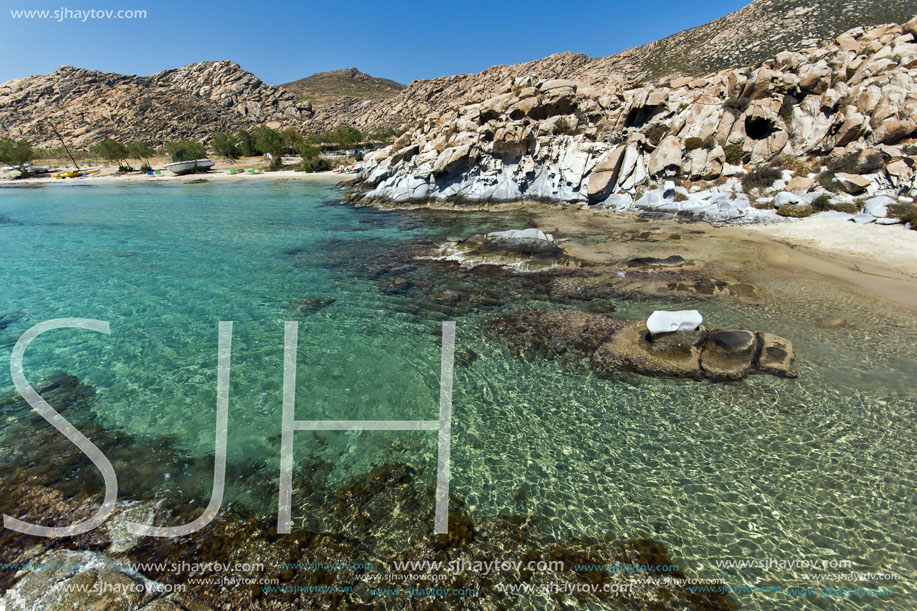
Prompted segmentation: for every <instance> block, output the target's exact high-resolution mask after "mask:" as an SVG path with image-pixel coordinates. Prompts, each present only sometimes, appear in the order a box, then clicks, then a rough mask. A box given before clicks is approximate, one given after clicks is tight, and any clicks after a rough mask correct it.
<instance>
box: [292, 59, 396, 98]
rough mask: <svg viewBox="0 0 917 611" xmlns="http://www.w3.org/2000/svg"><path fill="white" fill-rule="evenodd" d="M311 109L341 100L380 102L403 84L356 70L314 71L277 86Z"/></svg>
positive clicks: (393, 94)
mask: <svg viewBox="0 0 917 611" xmlns="http://www.w3.org/2000/svg"><path fill="white" fill-rule="evenodd" d="M280 87H281V88H283V89H286V90H288V91H291V92H293V93H295V94H296V95H298V96H299V97H300V98H302V99H303V100H305V101H307V102H311V103H312V104H313V105H314V106H318V105H320V104H327V103H328V102H336V101H337V100H341V99H343V98H352V99H354V100H381V99H385V98H390V97H392V96H395V95H397V94H398V92H399V91H401V90H402V89H404V88H405V85H402V84H401V83H396V82H395V81H392V80H389V79H384V78H377V77H375V76H370V75H368V74H365V73H363V72H360V71H359V70H357V69H356V68H348V69H346V70H332V71H330V72H318V73H316V74H313V75H312V76H309V77H306V78H304V79H299V80H298V81H293V82H291V83H284V84H283V85H280Z"/></svg>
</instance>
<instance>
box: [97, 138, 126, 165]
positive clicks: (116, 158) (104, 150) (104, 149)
mask: <svg viewBox="0 0 917 611" xmlns="http://www.w3.org/2000/svg"><path fill="white" fill-rule="evenodd" d="M92 150H93V152H94V153H95V154H96V155H98V156H99V157H101V158H102V159H104V160H106V161H111V162H114V163H117V164H118V171H119V172H126V171H128V166H127V164H126V163H125V160H126V159H127V155H128V153H127V147H126V146H124V145H123V144H121V143H120V142H118V141H117V140H112V139H111V138H106V139H105V140H102V141H101V142H99V143H98V144H96V145H95V146H94V147H93V149H92Z"/></svg>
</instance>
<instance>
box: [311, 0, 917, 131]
mask: <svg viewBox="0 0 917 611" xmlns="http://www.w3.org/2000/svg"><path fill="white" fill-rule="evenodd" d="M915 13H917V1H915V0H883V1H882V2H873V1H872V0H755V1H754V2H752V3H751V4H749V5H748V6H745V7H743V8H741V9H739V10H738V11H736V12H734V13H730V14H729V15H726V16H724V17H721V18H720V19H717V20H716V21H713V22H711V23H708V24H705V25H702V26H699V27H696V28H692V29H690V30H685V31H682V32H679V33H677V34H674V35H672V36H668V37H666V38H663V39H661V40H658V41H654V42H651V43H649V44H646V45H643V46H640V47H635V48H632V49H628V50H626V51H622V52H621V53H618V54H616V55H612V56H609V57H600V58H591V57H588V56H586V55H582V54H575V53H559V54H556V55H551V56H549V57H546V58H544V59H540V60H537V61H532V62H527V63H523V64H514V65H509V66H495V67H493V68H489V69H487V70H484V71H483V72H480V73H478V74H460V75H456V76H446V77H441V78H436V79H430V80H422V81H414V82H412V83H411V84H410V85H409V86H408V87H407V89H405V90H404V91H402V92H401V94H400V95H398V96H395V97H394V98H392V99H390V100H386V101H384V102H380V101H374V102H364V103H355V101H350V103H348V104H339V105H337V106H334V107H327V108H318V109H317V112H316V116H315V120H314V123H315V124H317V125H320V126H322V127H329V126H331V125H334V124H337V123H347V124H351V125H356V126H359V127H369V126H373V127H377V126H381V125H388V126H392V127H398V126H401V125H407V126H411V125H412V124H415V123H416V122H417V121H418V120H421V119H423V118H425V117H426V116H427V115H429V114H430V113H434V112H435V113H439V112H442V111H444V110H446V109H448V108H450V107H457V106H461V105H463V104H468V103H472V102H480V101H482V100H485V99H487V98H490V97H492V96H493V95H495V94H496V93H499V92H500V91H502V90H504V89H505V88H506V87H507V83H509V82H511V81H513V80H514V79H517V78H519V77H523V76H527V75H528V74H535V75H537V77H536V78H537V79H552V78H566V79H571V80H574V81H576V82H577V83H579V84H580V85H586V86H591V87H607V86H609V85H617V86H621V85H627V86H635V85H637V84H639V83H643V82H647V84H648V82H649V81H658V80H659V79H664V78H668V77H673V76H703V75H707V74H710V73H713V72H716V71H720V70H724V69H726V68H736V67H740V66H748V65H755V64H758V63H759V62H761V61H763V60H765V59H767V58H768V57H771V56H773V55H775V54H777V53H779V52H781V51H785V50H787V49H801V48H806V47H813V46H819V45H826V44H829V43H830V42H831V41H832V40H833V39H834V38H835V37H836V36H837V35H838V34H840V33H841V32H844V31H846V30H848V29H851V28H854V27H857V26H864V27H868V26H872V25H878V24H884V23H903V22H904V21H907V20H908V19H910V17H911V16H912V15H914V14H915Z"/></svg>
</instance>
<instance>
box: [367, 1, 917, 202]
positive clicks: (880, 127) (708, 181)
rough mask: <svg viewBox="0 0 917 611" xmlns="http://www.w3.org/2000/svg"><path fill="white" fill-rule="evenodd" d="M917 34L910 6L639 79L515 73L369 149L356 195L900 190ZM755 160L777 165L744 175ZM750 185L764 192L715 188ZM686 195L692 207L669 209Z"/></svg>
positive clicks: (906, 166) (808, 196) (625, 196)
mask: <svg viewBox="0 0 917 611" xmlns="http://www.w3.org/2000/svg"><path fill="white" fill-rule="evenodd" d="M915 34H917V18H915V19H914V20H911V21H909V22H907V23H905V24H903V25H897V24H891V25H884V26H878V27H872V28H863V27H859V28H855V29H853V30H849V31H847V32H845V33H843V34H841V35H840V36H838V37H837V38H836V40H835V41H834V43H833V44H831V45H828V46H824V47H812V48H807V49H802V50H799V51H786V52H782V53H778V54H777V55H776V56H774V57H772V58H770V59H767V60H765V61H764V62H762V63H761V64H760V65H757V66H751V67H746V68H743V69H729V70H722V71H719V72H715V73H711V74H708V75H705V76H702V77H696V78H689V77H684V78H674V79H670V80H668V81H666V82H665V83H659V84H652V85H644V86H639V87H635V88H630V89H623V88H621V87H620V86H619V85H618V84H617V82H609V84H608V85H607V86H605V87H602V86H598V85H595V84H594V83H593V84H592V85H590V86H584V85H583V84H582V83H580V82H577V81H573V80H564V79H554V78H552V79H545V80H540V79H539V78H538V77H537V75H535V74H532V75H530V76H529V77H517V78H514V79H512V80H511V81H510V82H507V83H506V84H505V86H504V90H503V92H502V93H499V94H498V95H496V96H493V97H490V98H488V99H486V100H481V101H478V102H475V103H467V104H465V105H463V106H460V107H455V108H452V109H450V110H447V111H445V112H442V113H439V114H434V115H432V116H429V117H427V118H426V119H425V120H424V121H423V122H422V123H421V124H420V125H419V126H417V127H416V128H415V129H413V130H411V131H408V132H405V133H404V134H403V135H401V136H400V137H399V138H398V139H397V140H396V141H395V142H394V143H393V144H392V145H391V146H389V147H386V148H384V149H381V150H380V151H378V152H376V153H374V154H372V155H371V156H368V160H367V163H366V164H365V166H364V170H363V173H362V176H361V180H362V189H363V192H362V193H361V194H359V195H358V196H357V198H358V199H361V200H363V201H370V202H371V201H376V200H389V201H396V202H397V201H419V200H431V199H432V200H445V199H450V200H470V201H506V200H515V199H523V198H540V199H549V200H553V201H564V202H571V203H581V204H588V205H599V206H607V207H616V208H620V207H621V206H622V205H627V204H628V202H633V201H635V200H636V201H639V199H640V197H641V196H643V195H644V194H645V192H646V191H647V190H649V189H651V188H652V187H663V183H664V181H665V180H673V181H676V182H678V183H685V182H692V183H696V184H694V185H692V188H693V189H694V191H691V190H690V189H686V191H685V193H684V194H680V195H679V194H675V192H674V191H673V189H669V191H672V197H671V199H672V200H677V201H678V203H681V201H683V200H687V199H692V198H693V199H695V200H697V199H705V202H704V205H709V204H711V203H713V204H719V203H721V202H722V201H724V200H729V201H730V202H731V203H730V204H729V206H727V207H729V208H734V209H741V210H742V214H741V215H737V214H734V213H733V214H732V216H746V215H747V214H746V213H747V212H748V211H749V210H753V209H756V208H769V209H770V212H769V214H770V215H771V216H773V215H774V214H775V213H774V210H775V209H776V207H775V206H774V205H768V204H773V198H771V199H770V200H768V199H767V196H768V194H773V193H779V192H786V193H787V194H788V196H789V195H792V196H794V197H795V198H797V200H796V201H795V202H794V203H800V202H802V203H806V202H808V201H810V200H812V199H815V198H816V197H817V196H818V195H820V194H823V193H824V194H827V195H828V197H829V198H831V199H832V200H834V201H835V202H840V203H847V202H852V201H853V200H854V198H855V197H856V196H858V195H861V194H869V195H873V194H876V193H887V194H893V195H896V196H904V197H907V195H908V193H910V192H911V190H912V189H914V187H915V186H917V185H915V184H914V168H915V159H914V154H915V153H917V150H915V149H917V147H913V146H908V145H907V143H906V141H907V140H908V139H910V138H911V137H912V136H914V135H915V133H917V41H915ZM758 167H768V168H770V167H774V169H775V170H776V171H777V173H776V174H767V173H759V175H755V176H752V177H750V178H751V179H753V180H749V176H748V175H749V169H750V168H758ZM674 186H676V185H673V187H674ZM699 190H703V191H704V194H703V195H704V196H705V197H701V196H696V195H695V194H696V192H697V191H699ZM743 190H744V191H745V192H747V193H748V194H749V195H751V196H753V197H755V198H760V199H761V200H763V201H758V200H757V199H756V200H755V201H752V200H751V199H745V200H744V201H743V200H741V199H740V200H738V201H736V199H735V197H733V196H721V194H723V193H730V194H735V193H737V192H741V191H743ZM663 195H664V194H663V193H659V196H660V197H659V199H660V200H661V199H665V198H664V197H662V196H663ZM717 196H720V197H719V199H718V200H717V199H716V198H717ZM803 200H804V201H803ZM905 201H906V200H905ZM646 203H647V204H649V203H652V202H646ZM657 203H658V202H657ZM695 203H696V202H695ZM686 207H687V208H690V209H693V208H695V207H696V206H693V205H691V204H689V205H687V206H675V207H674V208H676V211H677V210H678V209H682V208H686ZM719 207H722V206H719ZM752 216H753V214H752Z"/></svg>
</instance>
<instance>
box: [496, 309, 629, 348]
mask: <svg viewBox="0 0 917 611" xmlns="http://www.w3.org/2000/svg"><path fill="white" fill-rule="evenodd" d="M623 324H624V323H622V322H620V321H616V320H612V319H610V318H608V317H606V316H602V315H600V314H589V313H587V312H580V311H577V310H518V311H516V312H513V313H511V314H506V315H505V316H501V317H500V318H498V319H496V320H495V321H493V322H492V323H491V330H493V331H495V332H496V333H498V334H499V335H501V336H503V337H504V338H505V339H506V340H507V342H508V343H509V345H510V347H511V348H513V349H514V350H515V351H516V352H518V353H519V354H526V353H529V352H532V351H537V352H540V353H541V354H542V355H545V356H557V355H561V354H564V353H567V352H576V353H583V354H591V353H592V352H593V351H594V350H595V349H596V348H598V347H599V346H600V345H601V344H602V343H603V342H605V341H607V340H608V339H609V338H610V337H611V336H612V335H613V334H614V333H615V332H616V331H618V330H619V329H620V328H621V327H622V326H623Z"/></svg>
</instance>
